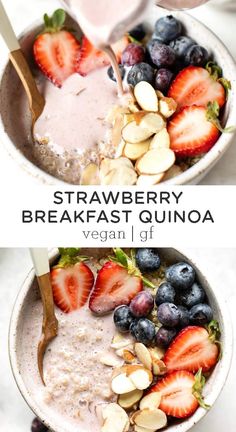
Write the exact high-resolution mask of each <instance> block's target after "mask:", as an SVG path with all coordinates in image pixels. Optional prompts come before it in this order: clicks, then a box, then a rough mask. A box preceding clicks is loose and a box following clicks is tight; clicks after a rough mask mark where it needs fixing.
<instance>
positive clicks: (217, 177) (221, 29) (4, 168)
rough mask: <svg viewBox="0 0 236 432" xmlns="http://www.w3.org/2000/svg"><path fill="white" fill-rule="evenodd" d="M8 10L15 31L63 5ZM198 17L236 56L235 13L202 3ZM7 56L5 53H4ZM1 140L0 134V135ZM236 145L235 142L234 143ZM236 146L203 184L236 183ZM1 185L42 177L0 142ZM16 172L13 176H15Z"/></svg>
mask: <svg viewBox="0 0 236 432" xmlns="http://www.w3.org/2000/svg"><path fill="white" fill-rule="evenodd" d="M2 1H3V3H4V5H5V6H6V9H7V11H8V13H9V16H10V18H11V21H12V23H13V25H14V29H15V31H16V33H18V34H19V33H20V32H21V31H22V30H23V29H24V28H25V27H27V26H29V24H30V23H31V22H33V21H34V20H35V19H38V18H41V17H42V15H43V13H44V12H46V11H47V12H50V11H52V10H54V9H55V7H58V5H59V4H60V3H59V1H57V0H50V1H49V0H2ZM191 14H193V15H194V16H195V17H196V18H198V19H200V20H201V21H202V22H203V23H205V24H206V25H207V26H208V27H209V28H210V29H212V30H213V31H214V32H215V33H216V34H217V35H218V36H219V37H220V38H221V39H222V41H223V42H224V43H225V45H226V46H227V47H228V49H229V50H230V51H231V52H232V54H233V55H234V57H235V58H236V32H235V28H236V13H232V12H228V13H227V12H225V13H223V12H222V10H221V9H218V8H217V7H215V6H214V2H213V1H211V2H210V4H207V5H205V6H201V7H200V8H197V9H195V10H194V11H191ZM4 48H5V47H4V45H3V43H1V38H0V53H2V52H4ZM4 55H5V54H4ZM0 140H1V137H0ZM235 144H236V143H235ZM235 160H236V145H234V144H232V146H231V148H230V149H229V150H228V151H227V153H226V154H225V155H224V156H223V157H222V159H221V160H220V162H219V163H218V164H217V167H215V168H213V170H212V171H211V172H210V173H209V174H208V175H207V176H206V177H205V178H204V179H203V181H202V184H236V170H235ZM0 161H1V170H0V184H1V185H2V184H6V183H14V182H15V181H16V179H17V186H18V188H22V189H24V188H25V187H27V186H28V184H29V179H30V182H31V183H37V182H38V181H39V180H37V179H35V178H33V177H29V174H27V173H26V172H24V171H23V170H22V168H19V167H18V165H16V163H15V162H14V161H13V160H12V159H11V157H10V156H9V155H8V154H7V152H6V150H5V148H3V146H1V145H0ZM13 173H14V175H13Z"/></svg>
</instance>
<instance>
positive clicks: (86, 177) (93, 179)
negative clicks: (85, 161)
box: [80, 163, 100, 185]
mask: <svg viewBox="0 0 236 432" xmlns="http://www.w3.org/2000/svg"><path fill="white" fill-rule="evenodd" d="M80 184H81V185H99V184H100V178H99V168H98V166H97V165H96V164H95V163H90V164H89V165H87V166H86V167H85V168H84V170H83V171H82V174H81V178H80Z"/></svg>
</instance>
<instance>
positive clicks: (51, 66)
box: [33, 9, 80, 87]
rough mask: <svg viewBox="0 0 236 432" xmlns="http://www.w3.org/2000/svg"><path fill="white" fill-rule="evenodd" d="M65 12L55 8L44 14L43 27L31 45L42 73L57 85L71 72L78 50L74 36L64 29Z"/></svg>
mask: <svg viewBox="0 0 236 432" xmlns="http://www.w3.org/2000/svg"><path fill="white" fill-rule="evenodd" d="M65 19H66V13H65V11H64V10H63V9H57V10H56V11H55V12H54V14H53V15H52V17H49V16H48V15H47V14H45V15H44V23H45V27H44V30H43V32H42V33H40V34H39V35H38V36H37V38H36V40H35V42H34V46H33V52H34V58H35V61H36V63H37V65H38V66H39V68H40V70H41V71H42V72H43V74H44V75H45V76H46V77H47V78H48V79H49V80H50V81H52V83H53V84H55V85H56V86H58V87H61V86H62V84H63V82H64V81H65V80H66V79H67V78H68V77H69V76H70V75H72V74H73V73H75V72H76V64H77V60H78V56H79V51H80V44H79V42H78V40H77V39H76V37H75V36H74V35H73V34H72V33H71V32H69V31H68V30H66V29H65V27H64V24H65Z"/></svg>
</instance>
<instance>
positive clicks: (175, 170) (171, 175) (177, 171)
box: [163, 165, 183, 181]
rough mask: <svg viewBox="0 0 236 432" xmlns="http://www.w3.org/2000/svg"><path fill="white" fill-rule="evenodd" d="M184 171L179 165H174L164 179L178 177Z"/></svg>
mask: <svg viewBox="0 0 236 432" xmlns="http://www.w3.org/2000/svg"><path fill="white" fill-rule="evenodd" d="M182 172H183V171H182V169H181V168H180V167H179V166H178V165H173V166H172V167H171V168H170V169H169V170H168V171H166V173H165V177H164V179H163V181H167V180H170V179H172V178H174V177H177V176H178V175H180V174H182Z"/></svg>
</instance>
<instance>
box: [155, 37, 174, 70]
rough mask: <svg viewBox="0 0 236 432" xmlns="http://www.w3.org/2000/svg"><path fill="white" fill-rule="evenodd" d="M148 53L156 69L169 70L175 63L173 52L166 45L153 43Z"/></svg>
mask: <svg viewBox="0 0 236 432" xmlns="http://www.w3.org/2000/svg"><path fill="white" fill-rule="evenodd" d="M149 52H150V58H151V60H152V63H153V64H154V65H156V66H157V67H158V68H169V67H172V66H173V65H174V63H175V60H176V55H175V52H174V50H173V49H172V48H171V47H169V46H168V45H165V44H160V43H159V42H157V41H155V42H153V44H152V46H151V48H150V51H149Z"/></svg>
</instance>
